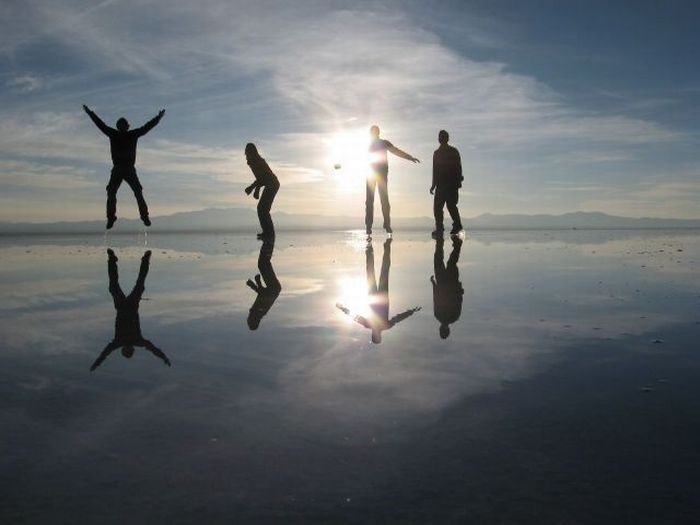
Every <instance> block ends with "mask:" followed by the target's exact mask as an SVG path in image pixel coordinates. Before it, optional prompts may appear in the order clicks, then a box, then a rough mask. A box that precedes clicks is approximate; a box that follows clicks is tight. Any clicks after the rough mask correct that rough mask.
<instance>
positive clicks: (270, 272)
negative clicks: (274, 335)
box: [246, 241, 282, 330]
mask: <svg viewBox="0 0 700 525" xmlns="http://www.w3.org/2000/svg"><path fill="white" fill-rule="evenodd" d="M274 250H275V243H274V242H272V241H263V243H262V245H261V246H260V253H259V255H258V271H259V272H260V273H258V274H257V275H256V276H255V280H253V279H248V280H247V281H246V284H247V285H248V287H249V288H250V289H251V290H253V291H254V292H255V293H256V294H258V295H257V296H256V297H255V301H254V302H253V306H251V307H250V311H249V312H248V328H250V329H251V330H257V329H258V327H259V326H260V321H262V318H263V317H265V315H266V314H267V312H269V311H270V308H272V305H273V304H275V301H276V300H277V298H278V297H279V295H280V293H281V292H282V284H281V283H280V281H279V279H278V278H277V275H276V274H275V269H274V268H273V267H272V253H273V252H274ZM261 276H262V279H261ZM263 283H264V284H263Z"/></svg>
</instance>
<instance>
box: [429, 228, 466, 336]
mask: <svg viewBox="0 0 700 525" xmlns="http://www.w3.org/2000/svg"><path fill="white" fill-rule="evenodd" d="M444 244H445V241H444V239H443V238H442V237H440V238H439V239H436V240H435V256H434V258H433V266H434V272H435V275H433V276H431V277H430V282H431V283H433V311H434V313H435V319H437V320H438V321H439V323H440V337H441V338H442V339H447V338H448V337H449V335H450V324H452V323H454V322H456V321H457V320H458V319H459V316H460V315H462V298H463V297H464V288H463V287H462V283H461V282H460V280H459V268H457V263H458V262H459V254H460V251H461V249H462V239H460V238H459V237H452V253H451V254H450V258H449V259H448V260H447V265H445V250H444Z"/></svg>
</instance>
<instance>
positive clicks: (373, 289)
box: [335, 239, 420, 344]
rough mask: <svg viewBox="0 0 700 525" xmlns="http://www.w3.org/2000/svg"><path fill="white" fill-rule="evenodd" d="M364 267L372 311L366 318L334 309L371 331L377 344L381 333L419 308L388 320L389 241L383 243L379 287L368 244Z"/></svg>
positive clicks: (343, 307) (372, 252)
mask: <svg viewBox="0 0 700 525" xmlns="http://www.w3.org/2000/svg"><path fill="white" fill-rule="evenodd" d="M365 265H366V271H367V296H368V297H367V299H368V303H369V307H370V309H371V310H372V311H371V314H370V315H369V316H368V317H364V316H362V315H359V314H355V313H354V312H351V311H350V309H349V308H348V307H347V306H345V305H343V304H341V303H336V305H335V306H336V308H338V310H340V311H341V312H343V313H344V314H346V315H351V316H353V320H354V321H355V322H356V323H358V324H359V325H362V326H364V327H365V328H369V329H370V330H371V331H372V339H371V340H372V342H373V343H374V344H379V343H381V342H382V332H383V331H384V330H388V329H389V328H392V327H393V326H394V325H396V324H398V323H400V322H401V321H403V320H404V319H406V318H407V317H410V316H412V315H413V314H414V313H416V312H417V311H418V310H420V306H417V307H415V308H411V309H409V310H406V311H405V312H403V313H400V314H398V315H395V316H394V317H392V318H391V319H389V268H390V267H391V239H387V240H386V241H384V255H383V256H382V269H381V273H380V274H379V286H377V278H376V274H375V271H374V248H373V247H372V244H371V243H369V244H368V245H367V248H366V250H365Z"/></svg>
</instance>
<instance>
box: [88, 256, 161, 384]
mask: <svg viewBox="0 0 700 525" xmlns="http://www.w3.org/2000/svg"><path fill="white" fill-rule="evenodd" d="M107 253H108V259H107V273H108V274H109V293H110V294H112V300H113V301H114V308H115V309H116V310H117V319H116V321H115V323H114V339H112V342H111V343H109V344H108V345H107V346H106V347H105V349H104V350H103V351H102V353H101V354H100V356H99V357H98V358H97V359H96V360H95V362H94V363H93V364H92V366H91V367H90V371H91V372H92V371H93V370H95V368H97V367H98V366H100V365H101V364H102V361H104V360H105V359H107V357H108V356H109V354H111V353H112V352H114V350H116V349H117V348H121V349H122V355H123V356H124V357H126V358H130V357H131V356H133V355H134V347H135V346H142V347H144V348H146V350H148V351H149V352H151V353H152V354H153V355H154V356H156V357H158V358H160V359H162V360H163V362H164V363H165V364H166V365H168V366H170V360H169V359H168V358H167V357H166V355H165V354H164V353H163V352H162V351H161V350H160V349H159V348H156V346H155V345H154V344H153V343H151V342H150V341H149V340H148V339H144V338H143V335H141V320H140V319H139V303H140V302H141V296H142V295H143V292H144V290H145V284H146V275H148V266H149V262H150V260H151V251H150V250H148V251H147V252H146V253H144V254H143V257H142V258H141V268H140V269H139V276H138V278H137V279H136V284H135V285H134V289H133V290H131V293H130V294H129V295H128V296H127V295H124V292H123V291H122V289H121V287H120V286H119V271H118V268H117V257H116V255H114V252H113V251H112V250H110V249H108V250H107Z"/></svg>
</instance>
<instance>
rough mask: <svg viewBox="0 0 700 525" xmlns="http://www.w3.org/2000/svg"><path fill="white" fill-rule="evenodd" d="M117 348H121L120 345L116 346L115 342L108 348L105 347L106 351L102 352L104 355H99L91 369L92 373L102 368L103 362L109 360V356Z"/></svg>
mask: <svg viewBox="0 0 700 525" xmlns="http://www.w3.org/2000/svg"><path fill="white" fill-rule="evenodd" d="M117 348H119V345H117V344H115V343H114V341H112V342H111V343H109V344H108V345H107V346H105V349H104V350H102V353H101V354H100V355H99V357H98V358H97V359H95V362H94V363H92V366H91V367H90V372H92V371H94V370H95V368H97V367H98V366H100V365H101V364H102V361H104V360H105V359H107V357H108V356H109V354H111V353H112V352H114V351H115V350H116V349H117Z"/></svg>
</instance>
